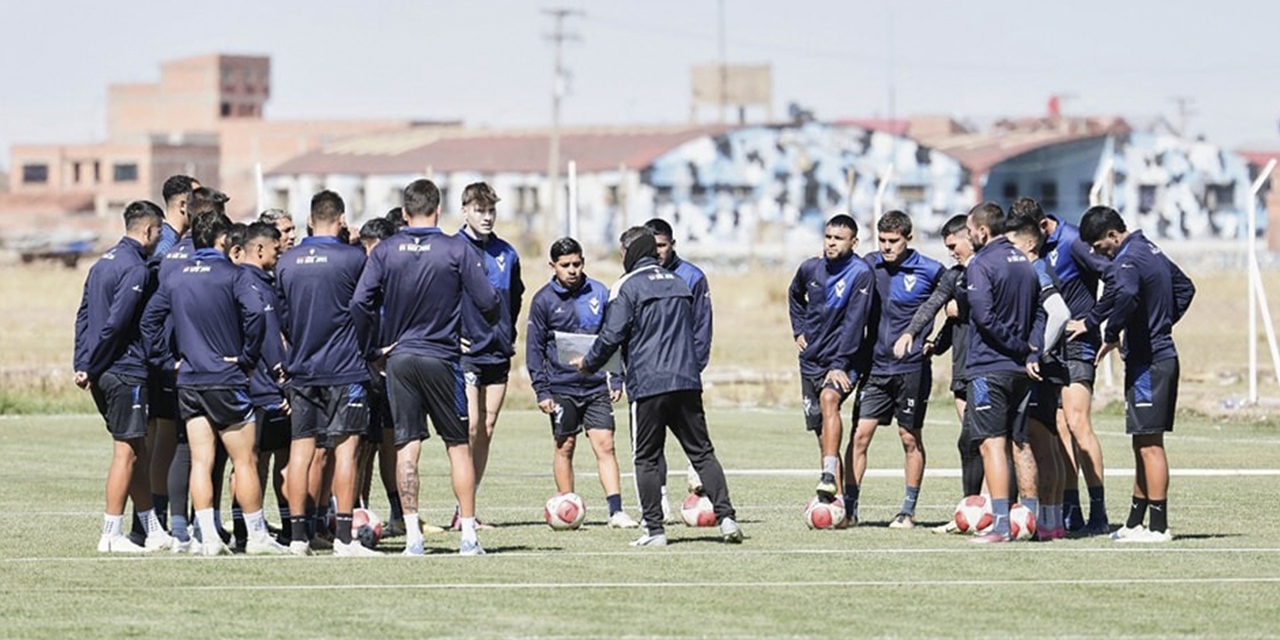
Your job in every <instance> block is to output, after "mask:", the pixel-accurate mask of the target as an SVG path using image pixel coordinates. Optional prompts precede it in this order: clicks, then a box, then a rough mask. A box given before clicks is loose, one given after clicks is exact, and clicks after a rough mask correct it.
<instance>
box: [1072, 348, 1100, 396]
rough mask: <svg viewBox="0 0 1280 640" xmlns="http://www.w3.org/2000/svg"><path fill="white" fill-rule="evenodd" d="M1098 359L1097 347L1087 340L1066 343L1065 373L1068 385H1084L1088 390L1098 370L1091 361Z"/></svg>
mask: <svg viewBox="0 0 1280 640" xmlns="http://www.w3.org/2000/svg"><path fill="white" fill-rule="evenodd" d="M1097 357H1098V346H1097V345H1095V344H1093V343H1092V342H1090V341H1088V340H1072V341H1070V342H1068V343H1067V373H1068V383H1069V384H1076V383H1080V384H1084V385H1088V386H1089V387H1090V388H1092V387H1093V382H1094V380H1095V379H1096V378H1097V375H1098V368H1097V367H1095V366H1094V364H1093V361H1094V360H1095V359H1096V358H1097Z"/></svg>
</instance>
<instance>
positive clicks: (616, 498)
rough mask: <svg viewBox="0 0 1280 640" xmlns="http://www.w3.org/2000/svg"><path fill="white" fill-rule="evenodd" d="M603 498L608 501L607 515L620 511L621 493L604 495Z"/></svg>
mask: <svg viewBox="0 0 1280 640" xmlns="http://www.w3.org/2000/svg"><path fill="white" fill-rule="evenodd" d="M604 499H605V501H607V502H608V503H609V515H611V516H612V515H613V514H615V513H617V512H619V511H622V494H620V493H615V494H613V495H609V496H605V497H604Z"/></svg>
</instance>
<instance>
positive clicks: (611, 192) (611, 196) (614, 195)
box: [604, 184, 620, 207]
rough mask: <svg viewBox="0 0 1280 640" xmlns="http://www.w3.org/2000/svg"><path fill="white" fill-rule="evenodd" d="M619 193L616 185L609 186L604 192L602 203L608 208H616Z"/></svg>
mask: <svg viewBox="0 0 1280 640" xmlns="http://www.w3.org/2000/svg"><path fill="white" fill-rule="evenodd" d="M619 193H620V191H619V189H618V185H616V184H611V185H609V189H608V190H607V191H606V192H605V196H604V203H605V204H606V205H607V206H610V207H616V206H618V194H619Z"/></svg>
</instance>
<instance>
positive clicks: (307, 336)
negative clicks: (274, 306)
mask: <svg viewBox="0 0 1280 640" xmlns="http://www.w3.org/2000/svg"><path fill="white" fill-rule="evenodd" d="M364 262H365V257H364V251H363V250H361V249H359V248H358V247H353V246H351V245H349V244H346V243H345V242H342V241H341V240H339V239H337V238H335V237H333V236H311V237H309V238H304V239H303V240H302V242H300V243H298V244H297V246H295V247H294V248H292V249H290V250H288V251H286V252H285V254H284V255H283V256H280V261H279V262H278V263H277V264H276V282H277V286H278V287H279V289H280V294H281V295H280V298H281V312H280V320H281V322H283V328H284V332H285V334H286V335H288V336H289V344H290V347H291V348H290V349H289V357H288V358H287V359H286V360H285V365H284V370H285V373H287V374H288V376H289V383H290V384H295V385H298V386H303V387H312V386H334V385H346V384H353V383H358V382H366V381H368V380H369V369H368V367H366V366H365V362H364V358H363V354H362V351H361V349H360V344H359V343H358V342H357V341H356V332H355V328H354V326H353V325H352V321H351V313H350V311H349V308H350V306H351V297H352V294H354V293H355V290H356V284H357V283H358V282H359V281H360V272H361V271H362V270H363V269H364Z"/></svg>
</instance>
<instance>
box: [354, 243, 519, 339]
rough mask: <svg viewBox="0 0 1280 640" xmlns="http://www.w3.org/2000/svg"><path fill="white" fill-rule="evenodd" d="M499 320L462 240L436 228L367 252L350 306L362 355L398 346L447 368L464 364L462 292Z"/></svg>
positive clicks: (493, 297)
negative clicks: (366, 259) (462, 357)
mask: <svg viewBox="0 0 1280 640" xmlns="http://www.w3.org/2000/svg"><path fill="white" fill-rule="evenodd" d="M464 291H465V292H466V296H467V300H469V301H470V302H469V304H473V305H475V306H476V307H477V308H479V310H480V312H481V314H482V315H483V316H485V317H486V318H488V319H490V320H496V319H497V313H498V308H499V307H498V305H499V301H498V292H497V291H495V290H494V288H493V285H491V284H489V278H488V276H487V275H486V273H485V270H484V264H483V263H482V262H481V260H480V257H479V255H477V253H476V251H475V250H474V249H473V248H471V247H470V246H469V245H468V242H467V240H465V239H463V238H458V237H455V236H449V235H446V234H444V233H443V232H441V231H440V229H439V227H404V228H403V229H401V230H400V232H399V233H397V234H396V235H394V236H391V237H390V238H387V239H386V240H383V241H382V242H379V243H378V246H376V247H374V248H373V251H372V252H370V253H369V261H368V262H367V263H366V264H365V268H364V273H363V274H361V276H360V283H359V285H358V286H357V287H356V292H355V295H354V296H353V297H352V299H351V317H352V320H353V321H354V323H355V329H356V335H357V336H358V337H359V340H360V344H361V345H363V346H364V348H365V351H366V356H372V355H374V353H375V352H376V351H377V350H380V349H382V348H385V347H388V346H391V345H392V344H395V345H396V348H395V351H394V353H410V354H416V355H422V356H429V357H432V358H439V359H441V360H445V361H447V362H454V363H456V362H458V361H459V359H460V357H461V353H462V352H461V348H460V346H459V339H460V337H461V331H462V304H463V292H464Z"/></svg>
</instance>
